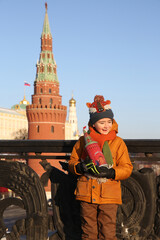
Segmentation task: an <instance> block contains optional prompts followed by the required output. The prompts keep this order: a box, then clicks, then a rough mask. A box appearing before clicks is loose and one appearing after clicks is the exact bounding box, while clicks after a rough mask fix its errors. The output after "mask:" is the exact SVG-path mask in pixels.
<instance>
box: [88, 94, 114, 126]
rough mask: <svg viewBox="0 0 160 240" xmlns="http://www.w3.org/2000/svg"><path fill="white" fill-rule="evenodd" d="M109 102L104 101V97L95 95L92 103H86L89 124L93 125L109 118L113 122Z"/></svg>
mask: <svg viewBox="0 0 160 240" xmlns="http://www.w3.org/2000/svg"><path fill="white" fill-rule="evenodd" d="M110 103H111V101H110V100H106V101H104V97H103V96H101V95H96V96H95V97H94V102H93V103H86V105H87V107H88V108H89V115H90V123H91V125H93V124H94V123H96V122H97V121H98V120H100V119H102V118H110V119H112V120H113V117H114V115H113V112H112V110H111V107H110Z"/></svg>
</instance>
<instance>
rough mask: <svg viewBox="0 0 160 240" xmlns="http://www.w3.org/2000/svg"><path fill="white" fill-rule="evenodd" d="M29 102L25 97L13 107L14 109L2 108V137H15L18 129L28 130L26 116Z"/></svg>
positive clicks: (0, 121) (0, 136)
mask: <svg viewBox="0 0 160 240" xmlns="http://www.w3.org/2000/svg"><path fill="white" fill-rule="evenodd" d="M27 104H29V102H28V101H27V100H26V99H25V97H24V99H23V100H22V101H21V102H20V103H19V104H16V105H14V106H13V107H12V109H7V108H0V139H1V140H2V139H4V140H5V139H15V137H16V134H17V131H19V130H20V129H25V130H26V131H28V120H27V117H26V105H27Z"/></svg>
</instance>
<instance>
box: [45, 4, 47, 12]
mask: <svg viewBox="0 0 160 240" xmlns="http://www.w3.org/2000/svg"><path fill="white" fill-rule="evenodd" d="M45 8H46V12H47V8H48V6H47V2H45Z"/></svg>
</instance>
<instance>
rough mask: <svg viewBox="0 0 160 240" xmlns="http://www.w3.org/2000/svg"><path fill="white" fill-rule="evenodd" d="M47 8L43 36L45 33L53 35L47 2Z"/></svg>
mask: <svg viewBox="0 0 160 240" xmlns="http://www.w3.org/2000/svg"><path fill="white" fill-rule="evenodd" d="M45 8H46V13H45V18H44V24H43V31H42V36H43V35H44V34H45V35H48V34H49V35H50V36H51V37H52V35H51V30H50V26H49V19H48V13H47V3H45Z"/></svg>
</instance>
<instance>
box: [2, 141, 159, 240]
mask: <svg viewBox="0 0 160 240" xmlns="http://www.w3.org/2000/svg"><path fill="white" fill-rule="evenodd" d="M124 141H125V143H126V145H127V147H128V151H129V154H130V157H131V161H132V162H133V163H136V162H138V163H139V162H145V163H146V162H148V163H150V164H152V163H156V164H157V166H159V164H160V140H159V139H147V140H146V139H140V140H124ZM75 142H76V141H73V140H71V141H69V140H65V141H64V140H0V160H5V161H0V186H1V187H6V188H9V189H11V190H12V191H14V192H15V193H16V194H17V195H18V196H19V197H18V198H9V199H3V200H0V239H1V238H2V237H3V236H6V237H7V239H12V240H14V239H16V240H18V239H20V236H21V235H25V236H26V239H27V240H28V239H29V240H35V239H39V240H41V239H42V240H46V239H52V238H53V236H50V237H49V234H48V233H49V230H51V231H52V233H53V232H56V231H57V230H56V229H55V228H54V224H53V223H52V222H53V221H52V217H51V216H49V215H48V208H47V200H46V195H45V190H44V186H43V184H42V182H41V180H40V178H39V177H38V175H37V174H36V173H35V172H34V171H32V169H30V168H29V167H28V166H27V165H25V164H23V163H19V162H14V161H11V160H12V159H14V160H15V159H16V160H19V159H25V160H26V161H27V160H28V159H33V161H34V159H41V160H42V162H45V161H46V159H53V161H56V160H59V159H65V160H68V159H69V157H70V153H71V151H72V148H73V146H74V144H75ZM29 153H33V154H31V155H30V154H29ZM48 153H49V155H48ZM63 177H64V176H63ZM10 205H16V206H19V207H20V208H22V209H25V210H26V218H23V219H21V220H19V221H17V222H16V223H15V225H14V226H13V227H12V230H11V231H10V232H9V233H7V230H6V227H5V224H4V221H3V212H4V211H5V209H6V208H7V207H8V206H10ZM62 235H63V234H60V233H57V238H55V235H54V238H53V239H65V238H64V236H62ZM71 239H75V240H76V237H71ZM137 239H138V238H137Z"/></svg>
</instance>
